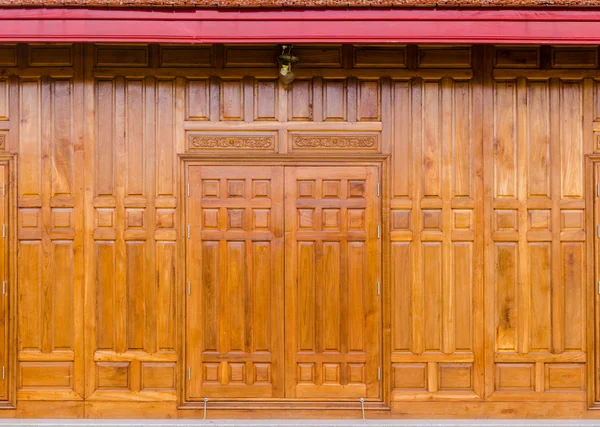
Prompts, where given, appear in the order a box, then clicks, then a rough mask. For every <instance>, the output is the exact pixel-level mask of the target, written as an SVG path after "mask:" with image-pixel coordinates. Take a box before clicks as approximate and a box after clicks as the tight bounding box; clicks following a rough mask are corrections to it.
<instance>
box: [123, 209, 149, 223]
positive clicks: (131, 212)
mask: <svg viewBox="0 0 600 427" xmlns="http://www.w3.org/2000/svg"><path fill="white" fill-rule="evenodd" d="M125 216H126V218H127V228H143V227H144V217H145V212H144V210H143V209H126V215H125Z"/></svg>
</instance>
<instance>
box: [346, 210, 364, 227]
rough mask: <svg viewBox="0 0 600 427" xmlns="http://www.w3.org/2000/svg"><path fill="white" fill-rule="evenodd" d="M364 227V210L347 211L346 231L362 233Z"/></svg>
mask: <svg viewBox="0 0 600 427" xmlns="http://www.w3.org/2000/svg"><path fill="white" fill-rule="evenodd" d="M366 225H367V224H366V221H365V210H364V209H348V230H360V231H364V230H365V229H366Z"/></svg>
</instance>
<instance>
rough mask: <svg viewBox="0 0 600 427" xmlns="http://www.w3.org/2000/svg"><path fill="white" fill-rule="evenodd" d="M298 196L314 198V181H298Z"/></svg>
mask: <svg viewBox="0 0 600 427" xmlns="http://www.w3.org/2000/svg"><path fill="white" fill-rule="evenodd" d="M298 197H305V198H312V199H314V198H315V182H314V181H298Z"/></svg>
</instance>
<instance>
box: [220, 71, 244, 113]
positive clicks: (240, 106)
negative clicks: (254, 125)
mask: <svg viewBox="0 0 600 427" xmlns="http://www.w3.org/2000/svg"><path fill="white" fill-rule="evenodd" d="M243 82H244V81H243V80H223V81H221V105H220V111H221V116H220V119H221V120H244V83H243Z"/></svg>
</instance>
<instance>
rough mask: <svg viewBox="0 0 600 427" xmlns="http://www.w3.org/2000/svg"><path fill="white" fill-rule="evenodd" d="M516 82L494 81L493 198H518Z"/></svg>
mask: <svg viewBox="0 0 600 427" xmlns="http://www.w3.org/2000/svg"><path fill="white" fill-rule="evenodd" d="M516 86H517V85H516V82H515V81H511V80H508V81H498V82H495V83H494V89H495V90H494V98H493V99H494V106H495V110H494V111H495V115H494V123H493V124H494V140H495V142H494V166H493V171H494V176H493V183H492V185H493V186H494V187H493V188H494V193H493V194H492V197H493V198H498V197H514V198H516V197H517V134H516V117H517V110H516V107H515V105H516Z"/></svg>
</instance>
